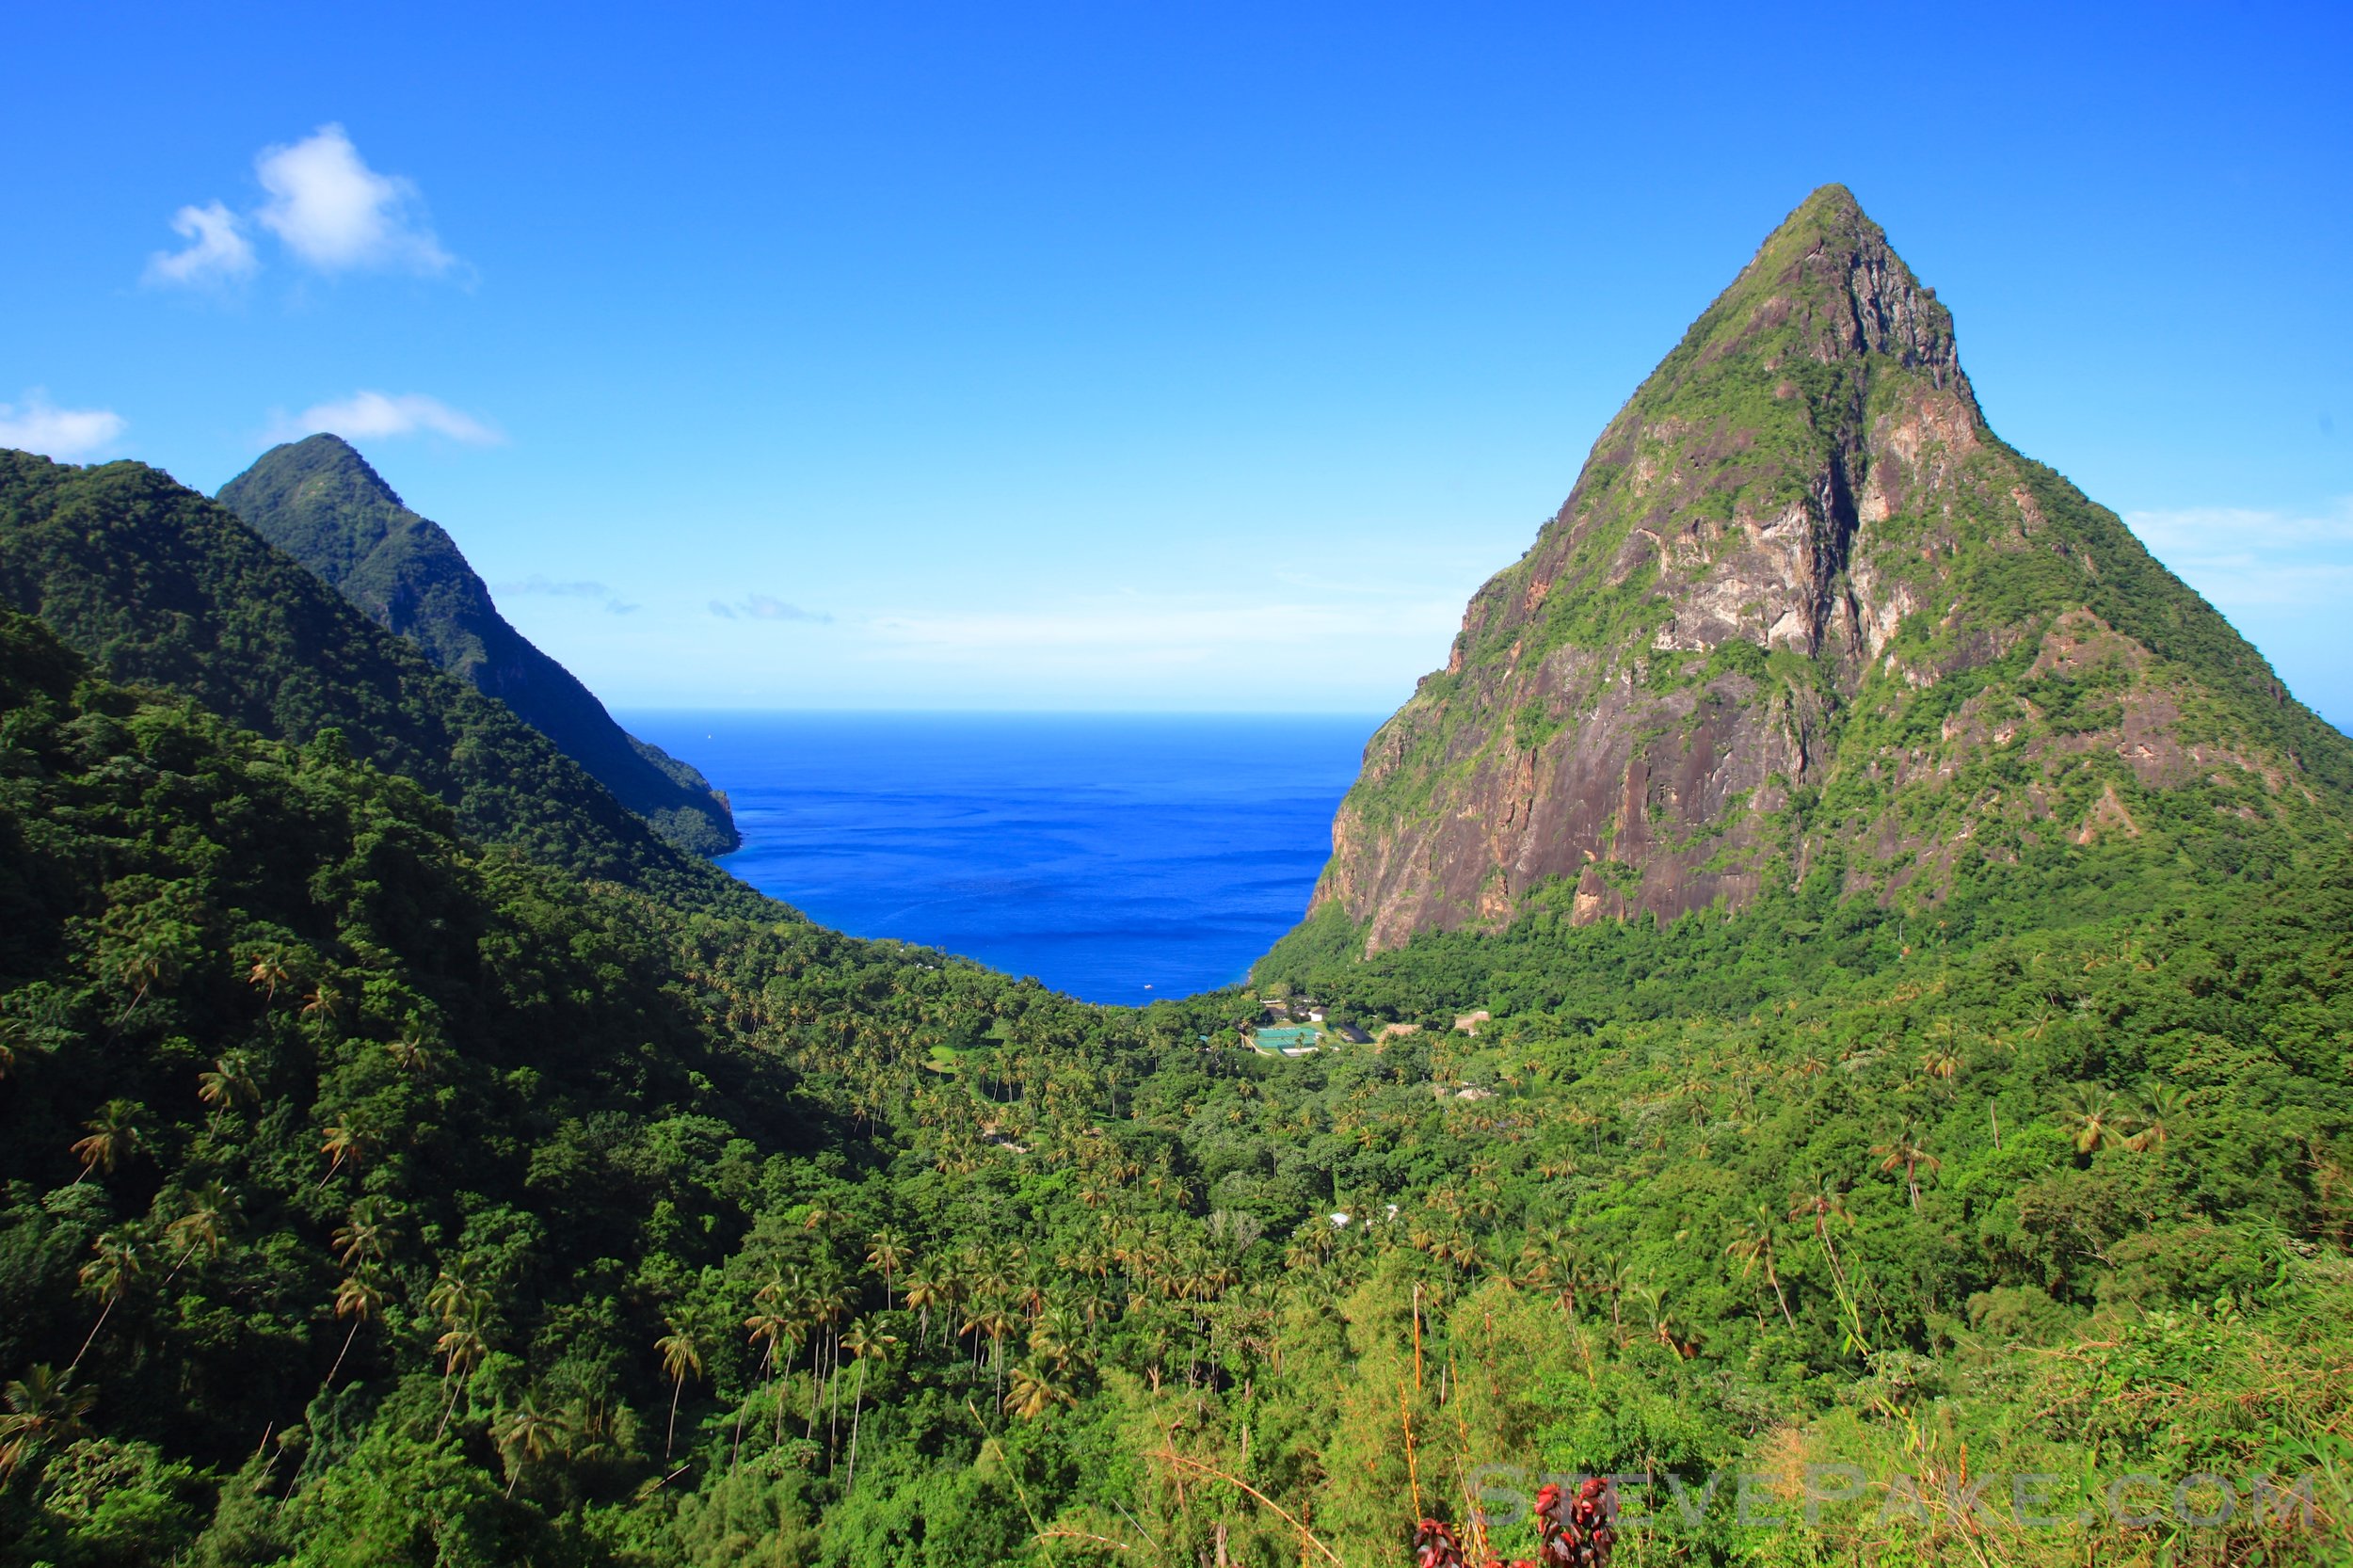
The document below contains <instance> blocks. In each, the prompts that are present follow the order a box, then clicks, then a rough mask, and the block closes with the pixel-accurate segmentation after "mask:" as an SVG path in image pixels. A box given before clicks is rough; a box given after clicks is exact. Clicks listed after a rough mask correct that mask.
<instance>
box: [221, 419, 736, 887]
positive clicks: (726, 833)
mask: <svg viewBox="0 0 2353 1568" xmlns="http://www.w3.org/2000/svg"><path fill="white" fill-rule="evenodd" d="M220 501H221V504H223V505H225V506H227V507H228V508H229V509H230V510H231V511H232V512H234V513H236V514H237V516H238V518H239V519H240V520H243V521H244V522H245V524H246V525H247V526H248V527H249V528H251V529H252V530H253V531H254V532H256V533H258V534H260V535H261V536H263V537H264V538H265V539H267V540H269V542H270V543H272V544H274V545H276V546H277V547H278V548H279V549H280V550H282V551H284V552H286V553H288V554H289V555H292V556H293V557H294V558H295V559H296V560H297V561H300V562H301V563H302V564H303V565H304V566H306V567H309V568H311V569H312V571H314V572H316V573H317V574H318V575H319V576H321V577H323V578H325V579H326V580H327V581H328V583H330V584H333V585H334V586H335V587H336V588H337V589H338V590H340V591H341V592H342V593H343V595H344V598H345V599H348V600H351V602H352V603H354V604H356V605H358V606H359V607H360V609H361V610H363V611H365V612H366V613H367V614H368V615H369V616H371V617H372V618H374V619H375V620H376V623H377V624H378V625H380V626H383V627H385V628H387V629H388V630H390V631H392V632H398V633H400V634H401V635H403V636H405V637H407V638H408V639H409V640H410V641H411V642H413V643H415V644H417V645H418V646H419V647H420V648H424V651H425V653H426V654H427V655H429V656H430V657H431V658H432V660H433V662H434V663H435V664H439V665H440V667H441V668H443V669H445V670H447V671H448V672H449V673H450V674H452V675H454V676H456V677H457V678H458V679H459V680H464V681H467V682H469V683H470V684H472V686H473V687H474V689H475V690H477V691H479V692H481V693H483V694H484V695H485V696H493V697H496V698H498V699H499V700H500V701H502V702H504V703H505V704H506V705H507V706H508V707H509V708H512V709H513V710H514V711H515V712H516V713H517V715H519V716H520V718H521V719H522V720H523V722H524V723H526V724H528V725H530V726H531V727H532V728H535V729H536V730H538V731H539V732H540V733H541V734H543V735H545V736H546V737H547V738H548V739H549V740H551V741H553V742H554V743H555V744H557V745H558V746H560V747H562V748H563V749H564V750H565V751H566V752H568V753H569V754H570V755H571V757H572V758H573V759H574V760H576V761H578V762H579V763H580V764H581V766H583V767H584V768H586V769H587V770H588V772H589V773H590V775H592V776H594V777H595V778H596V779H597V781H598V782H599V783H600V784H602V785H603V786H604V787H605V788H606V789H608V790H610V791H612V792H613V795H614V797H615V798H616V799H617V800H618V801H620V803H621V804H622V805H624V806H626V807H628V808H630V809H631V810H632V811H634V812H636V813H637V814H638V815H639V816H641V817H644V818H645V819H646V820H647V821H648V822H649V823H651V824H653V826H654V828H655V830H656V831H658V832H659V833H661V834H662V835H663V837H664V838H665V839H668V840H670V841H671V842H673V843H675V844H677V845H678V846H679V847H680V848H681V849H686V850H690V851H692V852H694V853H696V854H698V855H724V854H726V853H727V852H728V851H729V850H732V849H734V848H736V847H737V846H738V845H739V844H740V843H741V842H742V840H741V839H740V838H739V837H738V836H737V834H736V831H735V819H734V817H733V815H732V813H730V812H729V810H728V804H727V802H726V801H725V800H724V799H722V798H721V797H720V795H719V794H718V792H716V791H714V790H713V789H712V787H711V781H710V780H709V779H706V778H705V777H703V776H702V775H701V774H700V773H698V772H696V770H695V769H694V768H693V767H691V766H689V765H688V764H687V763H684V762H681V761H680V760H677V759H676V758H674V757H671V756H670V755H668V754H667V753H666V752H664V751H663V750H661V748H659V747H657V746H654V745H651V744H648V743H647V742H644V741H640V740H638V739H637V738H636V737H634V736H632V735H630V734H628V733H627V732H626V731H624V730H623V729H622V728H621V727H620V726H619V725H617V724H616V723H614V722H613V717H612V715H611V714H609V713H607V712H605V711H604V704H602V703H601V702H599V701H598V700H597V698H596V696H594V695H593V694H592V693H591V692H590V691H589V690H588V688H587V687H585V686H584V685H582V684H581V683H580V681H579V680H578V679H577V678H575V677H574V676H573V675H572V673H571V672H570V671H569V670H567V669H566V668H565V667H564V666H563V665H561V664H557V663H556V662H555V661H554V660H553V659H551V658H549V657H548V656H547V655H546V654H545V653H543V652H541V651H540V650H539V649H538V648H536V646H534V645H533V644H532V643H531V641H530V640H529V639H528V638H526V637H524V636H523V634H522V633H521V632H518V631H516V630H515V629H514V628H513V627H512V626H510V625H508V624H507V621H506V617H505V616H502V615H500V614H499V612H498V607H497V606H496V605H495V604H493V603H492V602H491V601H490V590H489V588H488V585H487V584H484V583H483V581H482V579H481V578H480V577H479V576H477V575H476V574H475V573H474V570H473V568H472V567H470V566H468V565H467V564H466V558H465V556H464V555H463V554H462V553H461V552H459V551H458V548H457V544H456V540H454V539H452V538H451V537H450V536H449V535H448V533H447V532H446V531H445V530H443V529H442V528H441V526H440V524H438V523H436V522H433V521H431V520H428V519H425V518H422V517H419V516H418V515H417V514H416V513H415V512H412V511H410V510H409V509H408V507H407V506H406V505H404V504H402V503H401V499H400V497H399V496H397V495H395V494H394V493H393V492H392V487H391V486H389V485H387V484H385V483H384V481H383V479H382V478H381V477H380V476H379V475H378V474H377V473H376V470H375V469H373V468H371V467H369V466H368V463H367V460H366V459H365V458H363V457H361V456H360V454H359V453H358V452H356V451H354V450H353V449H352V447H351V446H350V445H349V444H348V443H347V442H345V441H344V440H343V439H342V438H341V437H339V436H329V435H318V436H311V437H307V438H305V439H304V440H299V441H293V442H289V443H288V444H286V445H283V446H279V447H273V448H272V449H270V450H269V451H268V452H265V453H264V454H263V455H262V456H261V457H260V458H259V460H257V461H256V462H255V463H254V465H253V466H252V467H251V468H249V469H248V470H247V471H246V472H243V473H241V474H239V475H238V476H237V477H236V478H234V479H232V480H231V481H230V482H229V483H228V484H227V485H225V486H223V487H222V488H221V492H220Z"/></svg>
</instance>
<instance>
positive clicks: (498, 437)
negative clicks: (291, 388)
mask: <svg viewBox="0 0 2353 1568" xmlns="http://www.w3.org/2000/svg"><path fill="white" fill-rule="evenodd" d="M321 430H326V431H331V432H332V433H333V434H335V435H338V436H341V437H343V438H344V440H354V441H358V440H385V439H386V438H388V437H392V436H413V435H416V434H417V433H418V432H420V431H424V432H425V433H427V434H431V435H436V436H446V437H448V438H449V439H450V440H454V441H463V442H464V443H465V444H467V445H468V446H497V445H499V444H501V443H502V442H504V440H506V438H505V437H504V435H502V434H500V433H499V430H498V427H497V426H495V425H493V424H488V423H487V422H485V421H483V420H478V419H476V418H474V417H473V415H472V414H469V413H464V412H462V411H460V410H458V409H456V408H451V407H450V406H449V405H448V404H446V403H444V402H442V401H441V400H440V398H438V397H427V396H426V395H425V394H424V393H423V392H401V393H397V394H393V393H387V392H367V391H364V390H362V391H360V392H353V393H352V394H351V395H350V396H349V397H346V398H344V400H343V401H342V402H340V403H317V404H313V405H312V406H311V407H310V408H305V409H303V410H302V412H300V413H299V414H296V415H293V416H291V417H289V416H287V415H284V414H279V415H277V416H275V417H273V418H272V419H271V421H270V440H279V441H290V440H298V439H300V438H301V437H304V436H308V435H312V434H314V433H316V432H318V431H321Z"/></svg>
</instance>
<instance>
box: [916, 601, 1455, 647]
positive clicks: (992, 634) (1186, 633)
mask: <svg viewBox="0 0 2353 1568" xmlns="http://www.w3.org/2000/svg"><path fill="white" fill-rule="evenodd" d="M1459 613H1460V612H1459V609H1458V607H1457V606H1456V605H1454V604H1453V603H1451V602H1448V601H1441V600H1435V599H1430V600H1422V599H1416V598H1397V597H1389V598H1388V601H1387V602H1385V603H1381V604H1378V605H1368V604H1364V603H1357V604H1349V605H1341V604H1333V603H1322V602H1310V601H1297V600H1263V601H1260V602H1257V603H1236V602H1233V601H1232V600H1223V599H1212V598H1210V597H1209V596H1206V595H1178V594H1123V595H1114V596H1107V597H1103V598H1099V599H1093V600H1070V601H1065V602H1064V603H1061V604H1057V605H1052V606H1046V607H1040V608H1037V609H1022V610H987V611H975V612H969V613H936V612H921V611H918V612H909V613H903V614H894V615H884V616H876V617H874V618H873V620H872V622H871V623H870V625H871V627H872V630H873V632H875V633H876V634H877V635H878V636H879V637H880V638H881V640H883V641H884V642H885V643H886V644H893V645H897V646H898V647H899V648H901V649H903V650H904V651H906V652H908V653H911V654H920V655H923V656H936V655H938V654H943V653H956V654H983V653H1015V654H1022V653H1027V654H1032V655H1040V656H1048V657H1050V656H1054V655H1066V656H1072V657H1080V658H1087V659H1095V658H1107V659H1112V660H1117V661H1128V662H1140V663H1152V664H1181V663H1187V662H1207V661H1209V660H1211V659H1215V658H1218V657H1221V656H1224V655H1227V654H1230V653H1232V652H1234V651H1236V650H1238V649H1249V648H1278V647H1281V648H1298V647H1301V646H1304V645H1307V644H1314V643H1323V642H1332V641H1336V640H1349V641H1359V642H1361V641H1362V640H1365V639H1371V640H1373V641H1382V642H1385V641H1393V640H1396V639H1400V638H1402V639H1408V640H1412V641H1417V642H1427V641H1429V640H1431V639H1432V638H1433V637H1435V638H1441V639H1442V638H1443V637H1444V636H1445V635H1446V634H1447V633H1448V632H1451V631H1452V630H1453V626H1454V622H1455V620H1456V618H1457V617H1458V616H1459Z"/></svg>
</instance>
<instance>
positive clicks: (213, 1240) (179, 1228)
mask: <svg viewBox="0 0 2353 1568" xmlns="http://www.w3.org/2000/svg"><path fill="white" fill-rule="evenodd" d="M235 1207H236V1199H234V1198H233V1197H232V1196H231V1195H230V1194H229V1192H228V1191H227V1189H225V1188H223V1187H222V1186H221V1184H220V1183H219V1182H217V1181H215V1182H208V1183H207V1184H206V1185H205V1186H203V1187H202V1188H200V1189H199V1190H198V1191H197V1192H194V1193H191V1194H190V1195H189V1200H188V1209H187V1211H186V1212H185V1213H184V1214H182V1215H181V1216H180V1217H179V1218H178V1219H176V1220H174V1221H172V1222H171V1224H168V1225H166V1226H165V1227H164V1238H165V1240H168V1241H169V1242H171V1244H172V1245H174V1246H176V1247H178V1248H180V1256H179V1257H178V1259H176V1260H175V1261H174V1262H173V1263H172V1265H171V1272H169V1273H168V1274H166V1275H165V1276H164V1283H165V1284H166V1285H169V1284H170V1283H171V1282H172V1281H173V1280H174V1279H176V1278H178V1277H179V1274H180V1270H181V1268H182V1266H183V1265H184V1264H185V1263H186V1262H187V1260H188V1259H189V1258H191V1257H193V1256H196V1250H197V1249H198V1248H199V1247H202V1248H203V1249H204V1250H205V1253H206V1255H207V1256H211V1255H213V1254H215V1253H217V1252H219V1251H220V1243H221V1237H222V1234H223V1231H224V1227H226V1226H227V1224H228V1223H229V1220H230V1215H231V1211H232V1209H233V1208H235Z"/></svg>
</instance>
